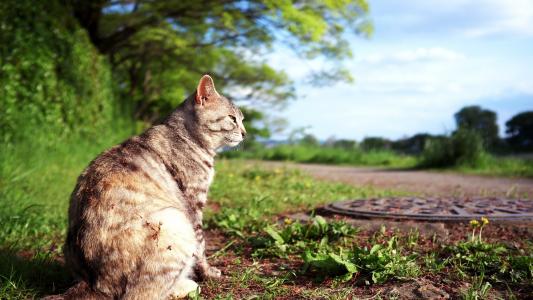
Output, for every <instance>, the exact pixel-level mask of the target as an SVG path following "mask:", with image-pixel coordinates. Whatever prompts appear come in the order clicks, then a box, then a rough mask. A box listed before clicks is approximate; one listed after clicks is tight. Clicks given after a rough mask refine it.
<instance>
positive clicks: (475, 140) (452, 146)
mask: <svg viewBox="0 0 533 300" xmlns="http://www.w3.org/2000/svg"><path fill="white" fill-rule="evenodd" d="M485 158H486V153H485V150H484V147H483V140H482V139H481V137H480V136H479V134H477V133H476V132H474V131H471V130H466V129H460V130H458V131H457V132H455V133H454V134H453V135H452V136H451V137H449V138H448V137H444V138H439V139H431V140H429V141H428V142H427V143H426V145H425V148H424V152H423V153H422V157H421V160H420V163H419V166H420V167H432V168H444V167H454V166H469V167H480V166H481V165H482V164H483V162H484V160H485Z"/></svg>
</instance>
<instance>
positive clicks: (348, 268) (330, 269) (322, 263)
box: [302, 250, 358, 281]
mask: <svg viewBox="0 0 533 300" xmlns="http://www.w3.org/2000/svg"><path fill="white" fill-rule="evenodd" d="M302 258H303V260H304V262H305V265H304V268H303V269H304V271H307V270H315V271H318V272H319V273H320V274H322V275H323V276H324V275H328V276H341V280H344V281H346V280H350V279H351V278H352V276H353V274H355V273H357V271H358V269H357V266H356V265H355V264H354V263H352V262H351V261H350V260H349V258H348V257H347V255H346V254H343V253H342V252H341V253H340V254H335V253H333V252H327V253H312V252H311V251H309V250H307V251H305V253H304V254H303V257H302Z"/></svg>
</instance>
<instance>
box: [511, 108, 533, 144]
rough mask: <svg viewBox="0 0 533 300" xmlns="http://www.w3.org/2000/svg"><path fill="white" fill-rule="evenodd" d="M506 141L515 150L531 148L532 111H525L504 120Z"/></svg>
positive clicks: (532, 139)
mask: <svg viewBox="0 0 533 300" xmlns="http://www.w3.org/2000/svg"><path fill="white" fill-rule="evenodd" d="M505 127H506V130H505V133H507V135H508V137H507V142H508V143H509V145H511V146H512V147H513V148H515V149H517V150H533V111H525V112H522V113H519V114H517V115H515V116H514V117H512V118H511V119H510V120H509V121H507V122H505Z"/></svg>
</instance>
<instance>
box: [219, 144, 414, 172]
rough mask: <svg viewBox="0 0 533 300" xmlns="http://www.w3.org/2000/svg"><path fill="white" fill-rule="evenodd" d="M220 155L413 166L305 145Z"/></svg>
mask: <svg viewBox="0 0 533 300" xmlns="http://www.w3.org/2000/svg"><path fill="white" fill-rule="evenodd" d="M222 156H224V157H228V158H253V159H263V160H281V161H295V162H303V163H324V164H339V165H340V164H342V165H359V166H389V167H412V166H414V165H415V164H416V160H415V159H414V158H413V157H410V156H406V155H401V154H396V153H394V152H392V151H386V150H382V151H377V150H376V151H362V150H360V149H359V148H351V149H346V148H344V147H332V146H308V145H279V146H275V147H272V148H265V147H263V148H256V149H254V150H253V151H229V152H224V153H223V154H222Z"/></svg>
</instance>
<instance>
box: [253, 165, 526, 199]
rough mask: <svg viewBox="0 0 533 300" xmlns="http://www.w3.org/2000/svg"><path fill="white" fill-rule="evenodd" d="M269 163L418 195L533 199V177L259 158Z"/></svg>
mask: <svg viewBox="0 0 533 300" xmlns="http://www.w3.org/2000/svg"><path fill="white" fill-rule="evenodd" d="M258 164H262V165H265V166H267V167H282V166H287V167H294V168H299V169H301V170H303V171H305V172H307V173H309V174H310V175H312V176H313V177H316V178H318V179H323V180H330V181H337V182H343V183H347V184H351V185H355V186H374V187H377V188H384V189H395V190H400V191H406V192H409V193H414V194H418V195H431V196H435V195H439V196H501V197H505V196H507V197H513V198H516V197H517V198H523V199H533V179H527V178H499V177H486V176H475V175H464V174H457V173H444V172H429V171H413V170H388V169H380V168H367V167H350V166H331V165H316V164H295V163H285V162H258Z"/></svg>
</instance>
